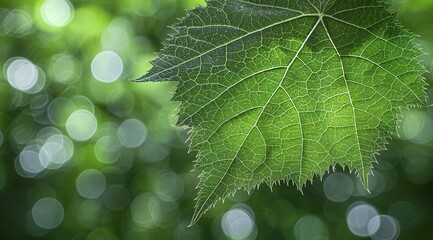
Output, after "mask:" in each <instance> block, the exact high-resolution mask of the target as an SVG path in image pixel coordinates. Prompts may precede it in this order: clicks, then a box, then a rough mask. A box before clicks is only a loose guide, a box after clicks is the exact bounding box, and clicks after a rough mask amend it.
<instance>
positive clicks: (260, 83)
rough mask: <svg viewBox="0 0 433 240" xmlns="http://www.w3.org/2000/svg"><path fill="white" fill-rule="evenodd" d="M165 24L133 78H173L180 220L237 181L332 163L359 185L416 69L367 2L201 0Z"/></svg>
mask: <svg viewBox="0 0 433 240" xmlns="http://www.w3.org/2000/svg"><path fill="white" fill-rule="evenodd" d="M207 4H208V6H207V7H199V8H197V9H194V10H192V11H191V12H189V13H188V16H187V17H186V18H184V19H183V20H182V21H181V23H179V24H178V25H176V26H175V27H174V29H175V31H176V33H175V34H174V35H173V36H172V38H171V39H169V40H168V41H167V42H166V47H165V49H164V50H163V51H162V52H161V53H160V54H159V56H158V58H157V60H156V61H154V62H153V65H154V67H153V68H152V69H151V71H150V72H149V73H147V74H146V75H145V76H143V77H142V78H141V79H140V80H141V81H175V82H177V83H178V87H177V91H176V92H175V95H174V100H175V101H181V102H182V104H181V106H180V109H179V125H186V126H189V127H191V138H190V144H191V145H190V146H191V150H194V151H197V152H198V154H197V162H196V170H197V171H199V172H200V173H201V174H200V176H199V178H200V182H199V185H198V188H199V193H198V196H197V198H196V201H197V204H196V210H195V213H194V216H193V219H192V223H195V222H196V221H198V219H199V218H200V217H201V216H202V215H203V214H204V213H205V212H206V211H207V210H208V209H209V208H211V207H212V206H213V205H215V204H216V203H217V202H218V201H219V200H222V199H224V198H225V197H227V196H228V195H230V194H234V192H235V191H236V190H237V189H239V188H244V189H246V190H248V191H250V190H251V189H253V188H255V187H258V186H259V185H260V184H262V183H266V184H268V185H269V186H271V187H272V185H273V184H276V183H280V182H286V183H289V182H292V183H294V184H295V185H296V186H297V188H298V189H300V190H301V188H302V187H303V186H304V185H305V184H306V183H307V181H312V179H313V177H314V176H315V175H319V176H322V175H323V174H324V173H325V171H327V170H328V169H329V167H330V166H335V165H336V164H339V165H341V166H343V167H348V169H349V170H350V171H356V173H357V174H358V176H359V177H360V179H361V181H362V183H363V184H364V186H365V187H366V188H368V182H367V179H368V175H369V173H370V172H371V169H372V164H373V163H374V162H375V161H376V160H375V155H376V154H377V153H378V151H380V150H382V149H384V148H385V144H386V140H387V138H389V137H390V136H391V134H393V133H395V129H396V121H397V116H398V114H399V113H400V109H401V108H405V107H408V106H413V105H425V102H426V99H425V98H426V97H425V95H426V94H425V85H426V83H425V81H424V79H423V78H422V74H423V73H424V72H425V69H424V68H423V67H422V66H421V65H420V63H419V62H418V60H417V58H418V57H419V56H420V55H421V52H420V50H419V48H418V47H417V46H416V45H415V44H414V43H413V39H414V38H415V36H414V35H413V34H412V33H410V32H408V31H407V30H405V29H403V28H402V27H401V26H399V25H398V24H397V23H396V22H395V20H394V15H393V14H390V13H389V12H388V11H387V7H388V6H387V5H386V4H384V3H381V2H380V1H376V0H328V1H327V0H290V1H289V0H212V1H210V0H208V1H207Z"/></svg>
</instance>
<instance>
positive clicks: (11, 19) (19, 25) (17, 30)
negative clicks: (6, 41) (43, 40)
mask: <svg viewBox="0 0 433 240" xmlns="http://www.w3.org/2000/svg"><path fill="white" fill-rule="evenodd" d="M5 14H6V16H4V17H3V16H2V17H3V19H1V20H2V21H1V22H0V24H1V25H2V26H0V27H2V28H3V29H4V31H5V32H6V33H7V34H9V35H12V36H15V37H24V36H26V35H28V34H30V33H31V32H32V28H33V21H32V18H31V17H30V16H29V14H28V13H27V12H25V11H23V10H20V9H14V10H11V11H7V12H6V13H5Z"/></svg>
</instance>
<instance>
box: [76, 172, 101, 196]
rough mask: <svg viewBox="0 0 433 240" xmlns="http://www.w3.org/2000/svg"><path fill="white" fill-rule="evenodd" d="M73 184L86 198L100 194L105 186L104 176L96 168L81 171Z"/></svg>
mask: <svg viewBox="0 0 433 240" xmlns="http://www.w3.org/2000/svg"><path fill="white" fill-rule="evenodd" d="M75 184H76V188H77V192H78V193H79V194H80V195H81V196H82V197H84V198H88V199H95V198H98V197H99V196H101V195H102V194H103V193H104V191H105V188H106V186H107V182H106V180H105V176H104V175H103V174H102V173H101V172H100V171H98V170H96V169H87V170H84V171H83V172H81V173H80V175H79V176H78V178H77V180H76V182H75Z"/></svg>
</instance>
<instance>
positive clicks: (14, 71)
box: [6, 57, 39, 92]
mask: <svg viewBox="0 0 433 240" xmlns="http://www.w3.org/2000/svg"><path fill="white" fill-rule="evenodd" d="M6 66H7V68H6V79H7V80H8V82H9V84H10V85H11V86H12V87H13V88H15V89H17V90H20V91H24V92H25V91H29V90H30V89H32V88H33V87H34V86H35V85H36V83H37V82H38V77H39V73H38V68H37V67H36V66H35V65H34V64H33V63H32V62H31V61H29V60H28V59H26V58H21V57H18V58H12V59H10V60H8V61H7V63H6Z"/></svg>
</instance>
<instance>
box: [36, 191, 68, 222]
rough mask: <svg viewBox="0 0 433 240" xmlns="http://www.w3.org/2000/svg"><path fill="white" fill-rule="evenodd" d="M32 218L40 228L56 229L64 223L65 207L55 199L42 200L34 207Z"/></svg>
mask: <svg viewBox="0 0 433 240" xmlns="http://www.w3.org/2000/svg"><path fill="white" fill-rule="evenodd" d="M32 216H33V220H34V221H35V223H36V225H38V226H39V227H41V228H44V229H54V228H56V227H58V226H59V225H60V223H62V221H63V216H64V210H63V206H62V204H61V203H60V202H59V201H57V199H55V198H42V199H40V200H39V201H37V202H36V204H35V205H34V206H33V209H32Z"/></svg>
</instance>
